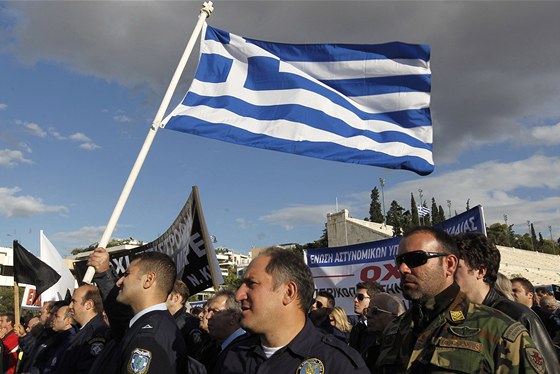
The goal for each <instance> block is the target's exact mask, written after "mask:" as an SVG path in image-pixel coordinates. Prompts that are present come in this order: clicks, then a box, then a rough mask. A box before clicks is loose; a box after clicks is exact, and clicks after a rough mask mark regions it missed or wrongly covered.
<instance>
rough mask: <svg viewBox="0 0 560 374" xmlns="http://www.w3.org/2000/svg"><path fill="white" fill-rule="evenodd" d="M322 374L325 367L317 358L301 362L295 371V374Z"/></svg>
mask: <svg viewBox="0 0 560 374" xmlns="http://www.w3.org/2000/svg"><path fill="white" fill-rule="evenodd" d="M300 373H302V374H324V373H325V365H323V363H322V362H321V360H319V359H318V358H309V359H307V360H305V361H303V362H302V363H301V364H300V365H299V367H298V368H297V370H296V374H300Z"/></svg>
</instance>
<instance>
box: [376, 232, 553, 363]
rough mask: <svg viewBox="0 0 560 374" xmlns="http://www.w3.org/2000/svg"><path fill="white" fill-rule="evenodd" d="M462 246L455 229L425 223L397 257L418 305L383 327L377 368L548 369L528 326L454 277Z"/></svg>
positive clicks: (409, 293) (405, 289) (407, 290)
mask: <svg viewBox="0 0 560 374" xmlns="http://www.w3.org/2000/svg"><path fill="white" fill-rule="evenodd" d="M458 258H459V256H458V250H457V246H456V244H455V242H454V240H453V238H451V237H450V236H449V235H448V234H446V233H445V232H443V231H441V230H438V229H435V228H431V227H420V228H417V229H414V230H413V231H411V232H409V233H408V234H407V235H406V236H405V237H404V238H403V240H402V241H401V242H400V244H399V250H398V255H397V256H396V258H395V260H396V263H397V266H398V268H399V272H400V275H401V287H402V289H403V295H404V296H405V298H407V299H408V300H410V301H411V308H410V310H408V311H407V312H406V313H405V314H403V315H402V316H401V317H399V318H397V319H396V320H394V321H393V322H392V323H391V324H390V325H389V326H388V327H387V329H386V330H385V331H384V334H383V341H382V346H381V351H380V354H379V358H378V360H377V362H376V372H378V373H391V374H394V373H435V372H440V373H441V372H463V373H539V374H542V373H545V371H546V370H545V365H544V361H543V359H542V355H541V354H540V352H539V351H538V350H537V349H536V348H535V345H534V343H533V341H532V339H531V337H530V336H529V334H528V333H527V330H526V329H525V327H524V326H523V325H521V324H520V323H518V322H515V321H513V320H512V319H510V318H509V317H508V316H506V315H505V314H503V313H501V312H499V311H497V310H494V309H492V308H489V307H486V306H483V305H479V304H474V303H472V302H470V301H469V300H468V299H467V297H466V296H465V294H463V293H461V292H460V290H459V286H458V285H457V284H456V283H455V281H454V275H455V272H456V270H457V263H458Z"/></svg>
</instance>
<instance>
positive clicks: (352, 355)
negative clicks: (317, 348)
mask: <svg viewBox="0 0 560 374" xmlns="http://www.w3.org/2000/svg"><path fill="white" fill-rule="evenodd" d="M321 341H322V342H323V343H325V344H327V345H328V346H330V347H332V348H336V349H337V350H338V351H340V352H341V353H342V354H344V355H345V356H346V357H347V358H348V359H349V360H350V361H351V362H352V365H353V366H354V367H359V362H360V360H361V358H362V356H361V355H360V354H359V353H358V351H356V350H355V349H352V348H350V347H349V346H348V345H347V344H345V343H344V342H343V341H342V340H340V339H338V338H336V337H334V336H333V335H330V334H326V335H324V336H323V337H322V338H321Z"/></svg>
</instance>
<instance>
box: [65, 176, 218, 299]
mask: <svg viewBox="0 0 560 374" xmlns="http://www.w3.org/2000/svg"><path fill="white" fill-rule="evenodd" d="M150 251H157V252H162V253H165V254H167V255H169V256H170V257H171V258H172V259H173V261H174V262H175V265H176V266H177V279H181V280H183V282H185V283H186V284H187V286H188V288H189V293H190V294H191V295H194V294H196V293H198V292H201V291H203V290H205V289H207V288H209V287H212V286H214V287H215V288H217V287H218V285H219V284H222V283H223V278H222V275H221V272H220V271H219V266H218V260H217V258H216V253H215V251H214V248H213V246H212V241H211V239H210V236H209V235H208V232H207V229H206V223H205V221H204V215H203V213H202V207H201V205H200V199H199V197H198V188H197V187H196V186H193V188H192V193H191V194H190V196H189V198H188V199H187V202H186V203H185V205H184V206H183V209H182V210H181V212H180V213H179V215H178V216H177V218H176V219H175V221H174V222H173V224H172V225H171V226H170V227H169V229H167V231H166V232H165V233H164V234H163V235H161V236H160V237H159V238H157V239H156V240H154V241H152V242H150V243H148V244H144V245H142V246H140V247H136V248H133V249H128V250H122V251H118V252H110V254H109V255H110V262H111V266H112V268H113V269H114V270H115V272H116V274H117V276H122V275H123V274H124V272H125V271H126V269H127V268H128V265H130V262H131V261H132V260H133V259H134V257H136V256H138V255H140V254H141V253H144V252H150ZM74 269H75V270H76V274H77V275H78V276H77V278H78V279H82V278H83V275H84V274H85V272H86V270H87V259H86V260H81V261H78V262H75V263H74Z"/></svg>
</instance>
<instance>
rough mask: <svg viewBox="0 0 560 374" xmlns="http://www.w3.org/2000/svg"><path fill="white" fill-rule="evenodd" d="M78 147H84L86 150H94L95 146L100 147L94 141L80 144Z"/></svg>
mask: <svg viewBox="0 0 560 374" xmlns="http://www.w3.org/2000/svg"><path fill="white" fill-rule="evenodd" d="M80 148H82V149H85V150H86V151H94V150H96V149H97V148H101V147H100V146H98V145H97V144H95V143H91V142H87V143H83V144H80Z"/></svg>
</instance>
